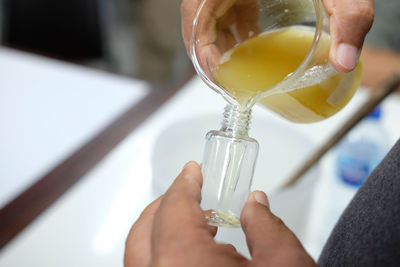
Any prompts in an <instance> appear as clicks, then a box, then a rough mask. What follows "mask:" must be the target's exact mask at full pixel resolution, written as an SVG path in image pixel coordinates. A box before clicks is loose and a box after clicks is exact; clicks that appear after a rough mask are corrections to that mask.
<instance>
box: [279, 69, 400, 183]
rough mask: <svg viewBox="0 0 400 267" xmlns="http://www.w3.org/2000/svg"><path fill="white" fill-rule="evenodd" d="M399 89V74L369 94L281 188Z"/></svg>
mask: <svg viewBox="0 0 400 267" xmlns="http://www.w3.org/2000/svg"><path fill="white" fill-rule="evenodd" d="M399 87H400V73H395V74H393V75H392V76H391V77H390V78H388V79H387V80H385V81H384V83H383V84H382V85H381V86H380V87H379V88H376V89H374V90H372V91H373V92H372V93H371V96H370V98H369V100H368V101H367V102H366V103H365V104H364V105H363V106H361V108H360V109H359V110H358V111H357V112H356V113H355V114H354V115H353V116H351V118H349V119H348V120H347V121H346V123H345V124H344V125H343V127H341V128H340V129H339V130H338V131H337V132H336V133H335V134H334V135H333V136H332V137H331V138H330V139H329V140H328V141H327V142H326V143H325V144H324V145H323V146H322V147H320V148H319V149H318V150H317V151H316V152H315V153H314V154H313V155H312V156H311V157H310V158H309V159H308V160H307V161H306V162H305V163H304V164H303V166H302V167H301V168H300V169H299V170H298V171H297V172H296V173H295V174H294V175H293V176H292V177H291V178H290V179H289V180H288V181H287V182H286V183H285V184H284V185H283V186H282V187H281V190H282V189H285V188H287V187H290V186H291V185H293V184H295V183H296V182H297V181H298V180H299V179H300V178H301V177H302V176H303V175H304V174H305V173H306V172H307V171H308V170H309V169H310V168H311V167H312V166H313V165H314V164H315V163H317V162H318V161H319V160H320V159H321V158H322V156H323V155H325V153H326V152H327V151H329V149H331V148H332V147H333V146H334V145H335V144H337V143H338V142H339V141H340V139H342V138H343V136H345V135H346V133H348V132H349V131H350V130H351V129H352V128H353V127H354V126H355V125H357V123H359V122H360V121H361V120H362V119H363V118H364V117H365V116H367V115H368V114H369V113H371V111H372V110H373V109H374V108H375V107H376V106H377V105H379V103H381V102H382V100H384V99H385V98H386V97H387V96H388V95H390V94H391V93H392V92H394V91H395V90H396V89H397V88H399Z"/></svg>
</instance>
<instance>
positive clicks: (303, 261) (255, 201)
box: [240, 191, 315, 266]
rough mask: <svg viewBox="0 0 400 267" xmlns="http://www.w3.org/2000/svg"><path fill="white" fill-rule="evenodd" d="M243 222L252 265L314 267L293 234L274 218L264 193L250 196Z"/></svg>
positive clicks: (242, 218)
mask: <svg viewBox="0 0 400 267" xmlns="http://www.w3.org/2000/svg"><path fill="white" fill-rule="evenodd" d="M240 219H241V224H242V227H243V231H244V233H245V235H246V241H247V245H248V247H249V250H250V254H251V256H252V258H253V261H255V262H260V263H263V264H264V265H265V266H268V265H271V266H314V264H315V263H314V261H313V260H312V259H311V257H310V256H309V255H308V254H307V252H306V251H305V250H304V248H303V246H302V245H301V243H300V241H299V240H298V239H297V238H296V236H295V235H294V234H293V233H292V231H290V230H289V228H287V227H286V225H285V224H284V223H283V221H282V220H281V219H279V218H278V217H276V216H275V215H274V214H272V212H271V211H270V209H269V202H268V198H267V196H266V194H265V193H264V192H261V191H254V192H252V193H251V194H250V196H249V198H248V200H247V202H246V204H245V206H244V208H243V211H242V214H241V218H240Z"/></svg>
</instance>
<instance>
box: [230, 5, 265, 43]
mask: <svg viewBox="0 0 400 267" xmlns="http://www.w3.org/2000/svg"><path fill="white" fill-rule="evenodd" d="M235 11H236V17H237V22H236V31H237V33H238V37H239V38H240V41H242V42H243V41H245V40H247V39H249V38H251V37H254V36H256V35H258V34H259V33H260V32H261V25H260V24H259V22H258V18H259V15H260V7H259V2H258V1H257V0H238V1H237V2H236V5H235Z"/></svg>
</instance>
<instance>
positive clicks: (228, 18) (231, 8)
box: [181, 0, 260, 70]
mask: <svg viewBox="0 0 400 267" xmlns="http://www.w3.org/2000/svg"><path fill="white" fill-rule="evenodd" d="M201 2H202V1H201V0H183V2H182V4H181V19H182V21H181V24H182V35H183V40H184V42H185V46H186V50H187V52H188V54H189V55H191V54H192V51H191V47H190V40H191V37H192V31H193V21H194V19H195V17H196V12H197V10H198V8H199V7H200V4H201ZM258 10H259V8H258V2H257V0H212V1H206V2H204V6H203V12H202V13H201V15H202V16H201V17H199V23H198V27H199V29H198V32H199V36H201V38H199V40H198V42H199V43H198V44H197V47H198V59H199V63H200V65H201V66H202V67H203V69H204V70H207V69H208V68H207V65H209V66H211V67H216V66H217V65H218V63H219V60H220V58H221V56H222V54H223V53H224V52H226V51H228V50H229V49H231V48H232V47H233V46H234V45H235V44H236V43H237V42H238V41H244V40H246V39H248V38H250V37H252V36H255V35H257V34H258V33H260V27H259V24H258V13H259V11H258ZM232 25H235V34H234V33H233V32H232V30H231V26H232ZM249 33H250V35H249Z"/></svg>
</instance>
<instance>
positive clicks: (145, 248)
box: [124, 196, 162, 267]
mask: <svg viewBox="0 0 400 267" xmlns="http://www.w3.org/2000/svg"><path fill="white" fill-rule="evenodd" d="M161 199H162V196H161V197H159V198H158V199H156V200H155V201H153V202H152V203H151V204H150V205H149V206H147V207H146V208H145V209H144V211H143V212H142V214H141V215H140V217H139V219H138V220H137V221H136V222H135V224H134V225H133V226H132V228H131V230H130V231H129V235H128V237H127V239H126V242H125V255H124V266H126V267H130V266H148V265H149V263H150V259H151V232H152V227H153V220H154V215H155V213H156V211H157V210H158V207H159V206H160V203H161Z"/></svg>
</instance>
